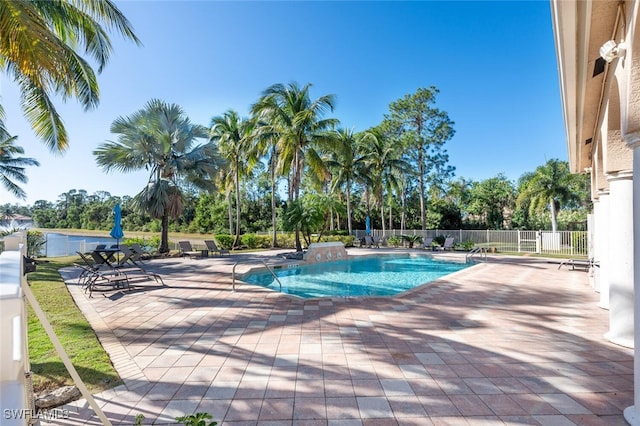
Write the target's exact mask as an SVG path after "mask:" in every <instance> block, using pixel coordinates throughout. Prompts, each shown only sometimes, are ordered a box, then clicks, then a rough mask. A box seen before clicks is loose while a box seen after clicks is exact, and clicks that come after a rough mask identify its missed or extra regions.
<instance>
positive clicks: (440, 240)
mask: <svg viewBox="0 0 640 426" xmlns="http://www.w3.org/2000/svg"><path fill="white" fill-rule="evenodd" d="M446 239H447V236H446V235H444V234H441V235H438V236H437V237H435V238H434V239H433V242H434V243H438V245H439V246H440V247H442V246H444V241H445V240H446Z"/></svg>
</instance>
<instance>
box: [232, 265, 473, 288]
mask: <svg viewBox="0 0 640 426" xmlns="http://www.w3.org/2000/svg"><path fill="white" fill-rule="evenodd" d="M468 266H470V265H469V264H465V263H459V262H446V261H443V260H436V259H432V258H430V257H427V256H404V257H397V256H375V257H371V256H363V257H361V258H360V257H358V258H354V259H348V260H341V261H336V262H326V263H316V264H312V265H302V266H295V267H281V268H278V269H273V271H274V272H275V274H276V275H277V276H278V279H279V280H280V282H281V283H282V292H283V293H288V294H292V295H295V296H299V297H303V298H313V297H336V296H337V297H353V296H393V295H396V294H398V293H402V292H403V291H407V290H410V289H412V288H414V287H417V286H419V285H422V284H425V283H428V282H431V281H434V280H436V279H438V278H440V277H443V276H445V275H449V274H451V273H453V272H456V271H459V270H462V269H464V268H466V267H468ZM242 280H243V281H244V282H246V283H249V284H256V285H260V286H263V287H267V288H270V289H273V290H275V291H280V285H279V284H278V282H277V281H276V280H275V279H274V278H273V275H271V273H270V272H269V271H267V270H264V269H262V270H256V271H252V272H249V273H247V274H245V275H244V276H243V278H242Z"/></svg>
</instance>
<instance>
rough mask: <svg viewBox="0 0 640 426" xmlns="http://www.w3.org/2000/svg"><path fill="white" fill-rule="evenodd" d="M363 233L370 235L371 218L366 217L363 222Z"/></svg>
mask: <svg viewBox="0 0 640 426" xmlns="http://www.w3.org/2000/svg"><path fill="white" fill-rule="evenodd" d="M365 227H366V228H365V233H366V235H371V218H370V217H369V216H367V220H366V221H365Z"/></svg>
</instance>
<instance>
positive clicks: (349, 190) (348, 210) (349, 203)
mask: <svg viewBox="0 0 640 426" xmlns="http://www.w3.org/2000/svg"><path fill="white" fill-rule="evenodd" d="M350 187H351V182H350V180H349V179H347V229H348V231H349V235H351V188H350Z"/></svg>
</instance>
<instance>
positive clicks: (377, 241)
mask: <svg viewBox="0 0 640 426" xmlns="http://www.w3.org/2000/svg"><path fill="white" fill-rule="evenodd" d="M371 246H372V247H373V246H375V247H376V248H380V237H378V236H377V235H374V236H373V237H371Z"/></svg>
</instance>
